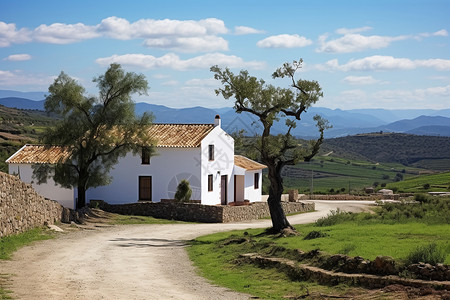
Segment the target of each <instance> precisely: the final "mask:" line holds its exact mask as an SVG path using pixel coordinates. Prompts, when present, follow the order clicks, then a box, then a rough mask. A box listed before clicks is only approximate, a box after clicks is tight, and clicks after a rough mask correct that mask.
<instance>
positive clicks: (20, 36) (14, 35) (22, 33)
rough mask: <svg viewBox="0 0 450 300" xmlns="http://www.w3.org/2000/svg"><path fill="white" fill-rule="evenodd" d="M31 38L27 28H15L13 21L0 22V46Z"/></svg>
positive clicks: (28, 40)
mask: <svg viewBox="0 0 450 300" xmlns="http://www.w3.org/2000/svg"><path fill="white" fill-rule="evenodd" d="M31 40H32V39H31V32H30V31H29V30H28V29H25V28H22V29H19V30H17V28H16V24H14V23H9V24H7V23H5V22H0V47H9V46H11V45H12V44H21V43H27V42H30V41H31Z"/></svg>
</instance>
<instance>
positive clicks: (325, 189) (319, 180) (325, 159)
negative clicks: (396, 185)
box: [264, 156, 422, 194]
mask: <svg viewBox="0 0 450 300" xmlns="http://www.w3.org/2000/svg"><path fill="white" fill-rule="evenodd" d="M421 170H422V169H418V168H413V167H405V166H404V165H401V164H398V163H380V164H378V163H371V162H368V161H361V160H349V159H343V158H339V157H332V156H317V157H315V158H314V159H313V160H312V161H311V162H307V163H306V162H302V163H299V164H297V165H295V166H290V167H285V171H284V175H283V178H284V187H285V190H286V191H287V190H290V189H298V190H299V191H300V192H304V193H309V191H310V187H311V176H312V175H314V182H313V183H314V192H315V193H323V194H328V193H330V189H333V190H334V191H336V192H337V191H341V190H342V189H343V190H344V191H343V192H345V193H348V192H349V186H350V190H351V192H352V193H360V192H362V191H363V189H364V187H368V186H372V185H373V184H374V183H375V182H378V184H379V185H378V186H379V187H380V185H381V184H382V183H385V184H389V183H391V182H394V178H395V177H396V175H397V174H401V176H403V179H404V180H405V179H408V178H410V177H413V176H414V175H413V174H418V173H419V171H421ZM386 176H388V177H389V178H386ZM264 179H266V181H267V178H264Z"/></svg>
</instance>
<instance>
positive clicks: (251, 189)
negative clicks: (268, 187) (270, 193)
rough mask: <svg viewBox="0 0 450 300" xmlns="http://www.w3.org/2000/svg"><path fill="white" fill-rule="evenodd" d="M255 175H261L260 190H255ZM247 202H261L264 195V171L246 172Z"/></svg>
mask: <svg viewBox="0 0 450 300" xmlns="http://www.w3.org/2000/svg"><path fill="white" fill-rule="evenodd" d="M255 173H259V184H258V188H257V189H255ZM244 194H245V196H244V197H245V200H250V202H256V201H261V194H262V170H256V171H246V172H245V193H244Z"/></svg>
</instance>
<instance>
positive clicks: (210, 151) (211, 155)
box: [208, 145, 214, 160]
mask: <svg viewBox="0 0 450 300" xmlns="http://www.w3.org/2000/svg"><path fill="white" fill-rule="evenodd" d="M208 159H209V160H214V145H209V146H208Z"/></svg>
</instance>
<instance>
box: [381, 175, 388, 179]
mask: <svg viewBox="0 0 450 300" xmlns="http://www.w3.org/2000/svg"><path fill="white" fill-rule="evenodd" d="M381 179H383V180H388V179H389V175H387V174H383V176H381Z"/></svg>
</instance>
